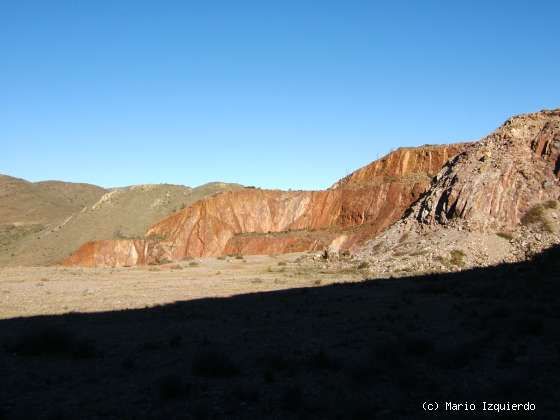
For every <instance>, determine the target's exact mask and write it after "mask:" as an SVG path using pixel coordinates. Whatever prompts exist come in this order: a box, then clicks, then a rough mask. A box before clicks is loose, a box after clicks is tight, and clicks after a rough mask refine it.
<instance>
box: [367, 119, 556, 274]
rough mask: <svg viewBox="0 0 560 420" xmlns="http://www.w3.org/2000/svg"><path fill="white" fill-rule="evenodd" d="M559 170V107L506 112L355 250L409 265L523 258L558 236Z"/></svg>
mask: <svg viewBox="0 0 560 420" xmlns="http://www.w3.org/2000/svg"><path fill="white" fill-rule="evenodd" d="M559 171H560V110H554V111H542V112H537V113H532V114H526V115H520V116H517V117H513V118H511V119H509V120H508V121H506V122H505V123H504V124H503V125H502V126H501V127H500V128H499V129H497V130H496V131H495V132H493V133H492V134H490V135H489V136H487V137H485V138H483V139H482V140H481V141H479V142H477V143H474V144H472V145H471V146H469V147H468V148H467V149H466V150H465V152H463V153H461V154H459V155H458V156H457V157H455V158H454V159H452V160H450V161H449V163H448V164H447V165H446V166H445V167H444V168H443V169H442V170H441V171H440V173H439V174H438V175H437V176H436V177H435V179H434V181H433V183H432V185H431V186H430V188H429V190H428V191H427V193H426V194H425V195H424V196H423V197H422V199H421V200H419V201H418V203H416V204H415V205H414V206H413V207H412V208H411V210H410V214H409V215H408V216H407V217H406V218H404V219H403V220H402V221H400V222H399V223H397V224H395V225H394V226H392V227H391V228H390V229H388V230H387V231H386V232H384V233H383V234H382V235H381V236H380V237H378V238H376V239H375V240H373V241H371V242H370V243H368V244H367V245H366V246H365V247H364V248H363V249H361V250H360V251H359V252H358V256H359V257H360V258H362V259H366V260H368V261H370V262H371V263H372V266H375V267H378V268H379V267H387V268H388V267H393V268H394V266H395V265H398V266H401V268H402V269H403V270H404V271H408V272H411V271H412V272H413V271H426V270H435V271H440V270H442V269H451V270H453V269H461V268H464V267H468V266H480V265H489V264H496V263H499V262H503V261H518V260H523V259H526V258H528V257H529V256H531V255H533V254H535V253H537V252H539V251H541V250H542V249H543V248H546V247H548V246H550V245H551V244H554V243H559V242H560V233H559V230H560V223H559V221H560V203H559V202H558V200H560V179H559V175H560V174H559ZM380 271H381V272H383V270H382V269H381V270H380Z"/></svg>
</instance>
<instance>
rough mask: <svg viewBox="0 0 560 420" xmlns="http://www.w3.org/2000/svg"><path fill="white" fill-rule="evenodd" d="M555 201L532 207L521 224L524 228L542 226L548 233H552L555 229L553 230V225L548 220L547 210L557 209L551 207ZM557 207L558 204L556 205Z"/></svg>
mask: <svg viewBox="0 0 560 420" xmlns="http://www.w3.org/2000/svg"><path fill="white" fill-rule="evenodd" d="M552 201H553V200H550V201H547V202H545V203H544V204H542V205H541V204H538V205H536V206H533V207H531V208H530V209H529V210H528V211H527V213H525V215H524V216H523V217H522V218H521V223H522V224H523V225H524V226H530V225H540V226H541V227H542V229H543V230H544V231H546V232H549V233H552V232H553V231H554V229H553V228H552V224H551V223H550V221H549V220H548V219H547V218H546V215H545V209H550V208H556V207H551V206H553V204H552ZM555 205H556V204H555Z"/></svg>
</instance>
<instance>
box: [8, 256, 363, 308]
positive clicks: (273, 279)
mask: <svg viewBox="0 0 560 420" xmlns="http://www.w3.org/2000/svg"><path fill="white" fill-rule="evenodd" d="M302 256H304V255H303V254H283V255H279V256H266V255H255V256H245V257H243V259H239V258H236V257H225V258H224V259H221V258H214V257H208V258H199V259H193V260H187V261H183V262H180V263H172V264H166V265H159V266H139V267H130V268H64V267H59V266H55V267H5V268H0V302H1V304H0V319H2V318H12V317H17V316H32V315H48V314H61V313H67V312H96V311H112V310H121V309H131V308H145V307H150V306H155V305H162V304H166V303H172V302H175V301H184V300H192V299H200V298H207V297H227V296H233V295H238V294H243V293H255V292H264V291H271V290H281V289H291V288H297V287H309V286H313V285H319V284H331V283H335V282H346V281H355V280H362V279H363V274H362V273H361V272H360V271H359V270H346V271H344V272H341V271H340V270H338V271H333V270H329V269H323V270H315V268H314V266H313V265H310V263H308V262H307V263H306V262H303V261H301V262H299V261H300V260H303V258H301V257H302Z"/></svg>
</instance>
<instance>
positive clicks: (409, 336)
mask: <svg viewBox="0 0 560 420" xmlns="http://www.w3.org/2000/svg"><path fill="white" fill-rule="evenodd" d="M559 264H560V248H555V249H551V250H549V251H547V252H546V253H545V254H542V255H540V256H538V257H536V258H535V259H534V260H533V261H531V262H527V263H520V264H512V265H502V266H498V267H493V268H486V269H476V270H471V271H466V272H462V273H455V274H442V275H432V276H424V277H416V278H409V279H385V280H374V281H367V282H363V283H359V284H347V285H334V286H325V287H316V288H310V289H294V290H288V291H282V292H271V293H259V294H252V295H243V296H238V297H234V298H228V299H203V300H197V301H188V302H179V303H176V304H170V305H165V306H161V307H157V308H150V309H142V310H127V311H121V312H109V313H96V314H70V315H64V316H44V317H33V318H22V319H11V320H3V321H0V346H1V347H0V402H1V407H0V410H1V412H0V418H5V419H20V418H21V419H35V418H45V419H53V420H54V419H92V418H99V419H102V418H103V419H105V418H109V419H144V418H150V419H160V418H164V419H172V418H173V419H174V418H177V419H182V418H193V419H210V418H252V419H261V418H317V419H324V418H340V419H347V418H348V419H362V418H363V419H381V418H383V419H416V418H444V419H447V418H450V419H459V418H469V419H472V418H492V419H495V418H501V419H506V418H507V419H521V418H523V419H557V418H558V413H559V411H558V409H559V406H560V403H559V402H560V375H559V373H560V372H559V371H560V364H559V363H558V360H559V353H560V322H559V321H560V320H559V317H560V300H559V299H558V292H559V284H560V278H559V271H560V270H559V268H560V267H559ZM424 401H430V402H434V401H435V402H438V403H439V404H440V410H439V412H438V413H437V414H433V413H432V414H429V415H427V414H426V413H424V412H423V411H422V403H423V402H424ZM445 401H450V402H457V403H459V402H465V401H467V402H474V403H477V408H478V411H477V412H476V413H473V412H467V411H460V412H457V413H453V412H444V411H442V410H443V407H442V403H444V402H445ZM482 401H487V402H500V403H504V402H508V401H510V402H519V403H525V402H532V403H534V404H535V405H536V411H535V412H530V413H528V414H527V413H523V412H519V411H509V412H505V413H501V414H499V413H496V412H490V411H486V412H483V411H481V410H482Z"/></svg>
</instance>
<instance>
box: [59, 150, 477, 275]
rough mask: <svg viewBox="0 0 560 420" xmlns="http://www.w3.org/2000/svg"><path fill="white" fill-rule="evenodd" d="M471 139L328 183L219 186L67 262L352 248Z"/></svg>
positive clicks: (389, 159)
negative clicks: (326, 186) (297, 187)
mask: <svg viewBox="0 0 560 420" xmlns="http://www.w3.org/2000/svg"><path fill="white" fill-rule="evenodd" d="M465 147H466V144H456V145H444V146H425V147H419V148H403V149H398V150H396V151H395V152H392V153H390V154H389V155H387V156H385V157H384V158H382V159H380V160H378V161H375V162H373V163H371V164H370V165H368V166H366V167H364V168H362V169H360V170H358V171H357V172H356V173H354V174H351V175H349V176H348V177H347V178H345V179H343V180H342V181H340V182H339V183H337V184H336V185H335V186H334V187H333V188H331V189H330V190H326V191H293V192H287V191H270V190H260V189H244V190H241V191H234V192H227V193H223V194H219V195H216V196H213V197H210V198H207V199H204V200H201V201H199V202H196V203H194V204H193V205H192V206H190V207H188V208H185V209H184V210H182V211H179V212H177V213H175V214H173V215H171V216H169V217H168V218H166V219H164V220H162V221H161V222H159V223H157V224H155V225H153V226H152V227H151V228H149V229H148V231H147V232H146V237H145V239H144V240H134V241H132V240H131V241H123V240H120V241H98V242H90V243H87V244H84V245H83V246H82V247H81V248H80V249H78V250H77V251H76V252H75V253H74V254H73V255H72V256H71V257H70V258H68V259H67V260H66V261H65V264H66V265H84V266H107V265H109V266H126V265H136V264H151V263H160V262H164V261H172V260H180V259H183V258H185V257H193V256H215V255H223V254H271V253H285V252H299V251H308V250H319V249H323V248H325V247H328V246H330V247H331V248H333V247H334V248H336V249H347V248H349V247H351V246H353V245H355V244H357V243H360V242H362V241H363V240H365V239H369V238H371V237H372V236H373V235H375V234H377V233H379V232H381V231H382V230H383V229H385V228H387V227H388V226H390V225H391V224H392V223H394V222H395V221H396V220H398V219H399V218H400V217H401V216H402V215H403V212H404V211H405V210H406V209H407V208H408V207H409V206H410V205H411V204H412V203H414V202H415V201H416V200H417V199H418V198H419V197H420V196H421V194H422V193H423V192H424V191H425V190H426V188H427V187H428V185H429V182H430V179H431V178H432V177H433V176H434V175H435V174H436V173H437V171H438V170H439V169H441V167H442V166H443V165H444V164H445V162H446V161H447V160H448V159H449V158H450V157H452V156H454V155H456V154H457V153H459V152H460V151H462V150H463V149H464V148H465Z"/></svg>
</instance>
